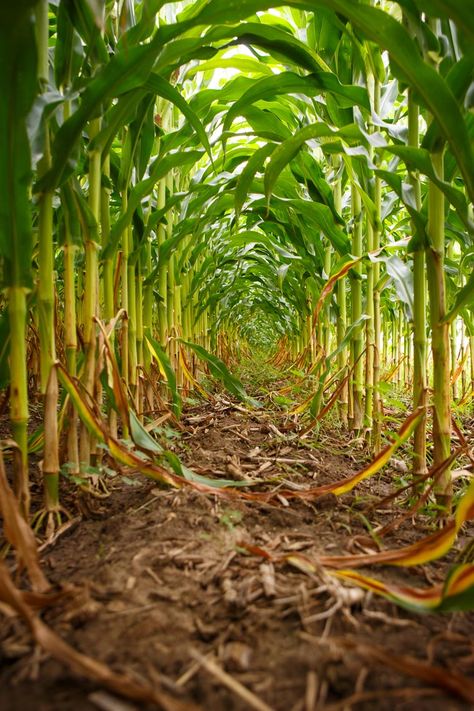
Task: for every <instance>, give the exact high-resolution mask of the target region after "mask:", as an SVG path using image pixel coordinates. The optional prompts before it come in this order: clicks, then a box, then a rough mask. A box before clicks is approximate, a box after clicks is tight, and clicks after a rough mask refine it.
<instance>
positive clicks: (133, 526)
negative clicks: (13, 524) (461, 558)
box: [0, 397, 474, 711]
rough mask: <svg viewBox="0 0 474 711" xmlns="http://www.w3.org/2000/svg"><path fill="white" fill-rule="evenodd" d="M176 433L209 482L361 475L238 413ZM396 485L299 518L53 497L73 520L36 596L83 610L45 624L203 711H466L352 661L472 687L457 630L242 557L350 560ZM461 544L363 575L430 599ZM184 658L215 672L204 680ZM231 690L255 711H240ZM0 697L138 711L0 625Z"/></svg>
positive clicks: (380, 485) (148, 492)
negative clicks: (410, 666) (422, 670)
mask: <svg viewBox="0 0 474 711" xmlns="http://www.w3.org/2000/svg"><path fill="white" fill-rule="evenodd" d="M184 425H185V430H184V431H183V433H182V434H181V436H180V437H179V439H178V438H176V439H175V440H174V442H175V444H174V447H175V449H176V452H177V453H179V455H180V457H181V459H182V461H183V462H184V463H185V464H187V465H188V466H189V467H192V468H193V470H194V471H196V472H198V473H200V474H203V475H206V476H209V477H216V476H217V477H222V478H233V479H236V480H238V479H241V478H248V477H257V478H259V479H266V480H269V481H272V482H273V485H274V486H277V485H278V483H282V482H283V483H284V486H285V487H286V488H288V486H290V487H294V488H298V487H299V486H304V487H308V486H314V485H315V484H318V485H319V484H323V483H327V482H331V481H334V480H338V479H340V478H342V477H344V476H350V475H351V474H352V473H354V472H355V471H357V469H358V468H360V466H362V465H363V464H364V462H365V461H366V460H365V454H364V452H363V451H362V450H361V449H360V448H357V446H356V445H357V443H350V442H348V439H347V437H348V436H347V434H344V433H343V432H342V431H339V430H333V431H331V430H330V429H329V428H328V427H327V428H326V429H325V430H323V431H322V432H321V433H320V434H319V437H318V439H317V440H316V438H315V437H312V436H309V437H307V438H306V439H304V440H302V441H301V440H298V439H296V438H295V439H292V436H293V435H294V431H293V430H294V423H293V420H292V419H291V418H290V417H288V416H287V415H285V414H283V413H281V412H279V413H278V412H274V411H270V410H263V411H256V410H254V411H250V410H247V409H246V408H245V407H242V406H241V405H239V404H236V403H232V402H231V401H230V400H228V399H227V398H226V397H219V398H218V399H217V401H216V403H214V404H213V405H212V406H211V405H201V406H196V407H193V408H189V409H188V410H187V412H186V414H185V417H184ZM397 476H398V477H399V476H400V475H399V474H398V473H397V472H396V471H395V470H394V469H391V468H390V467H388V468H386V469H385V470H384V473H383V474H382V475H379V476H376V477H375V478H372V479H371V480H370V482H363V483H362V484H361V485H359V486H358V487H357V488H356V489H355V490H354V491H353V492H352V493H350V494H346V495H344V496H342V497H338V498H336V497H335V496H333V495H327V496H325V497H323V498H322V499H319V500H317V501H315V502H312V503H311V502H304V501H298V500H291V501H286V500H285V499H284V498H282V499H281V500H280V501H278V502H276V501H275V502H274V503H271V504H270V503H262V502H252V501H244V500H241V499H239V498H238V497H232V498H223V497H219V496H214V495H205V494H200V493H197V492H195V491H190V490H186V489H183V490H181V491H178V492H177V491H171V490H168V489H165V488H161V487H160V486H159V485H157V484H156V483H155V482H152V481H149V480H146V479H144V478H143V477H141V476H140V475H136V474H133V475H132V474H130V473H128V474H127V478H126V480H125V481H124V480H123V479H122V478H121V477H120V476H119V477H116V478H114V479H111V480H110V482H111V483H110V484H109V488H111V495H110V497H109V498H107V499H105V500H100V501H99V500H97V499H95V498H91V497H88V496H85V495H82V496H81V497H80V500H78V499H77V496H76V495H75V494H73V493H72V491H71V488H70V487H65V490H64V494H63V500H64V501H65V503H66V504H67V506H69V508H70V509H71V510H75V511H79V512H80V514H81V516H80V520H79V519H76V521H75V522H74V523H73V524H72V525H71V526H70V527H69V529H68V530H67V531H65V532H64V533H63V534H62V535H61V536H60V537H59V538H57V539H56V540H55V541H54V542H52V543H50V544H49V545H47V546H45V547H44V549H43V551H42V563H43V566H44V570H45V572H46V574H47V575H48V577H49V579H50V580H51V581H53V582H54V583H57V584H58V585H61V584H64V583H68V584H74V585H75V586H76V587H77V589H79V590H80V591H82V592H81V594H80V595H79V596H76V597H75V598H74V604H70V603H67V602H64V603H63V604H61V605H58V606H56V607H54V608H53V609H51V610H48V611H47V612H44V613H42V616H43V619H44V620H45V621H46V622H47V623H48V624H49V625H50V626H51V627H52V628H53V629H54V630H55V631H57V632H58V633H59V634H60V635H61V636H62V637H63V638H64V639H65V640H67V641H68V642H69V643H70V644H71V645H73V646H74V647H75V648H76V649H78V650H80V651H82V652H84V653H86V654H88V655H91V656H93V657H95V658H96V659H99V660H101V661H103V662H105V663H107V664H108V665H110V666H111V667H112V668H113V669H114V670H116V671H127V672H129V673H130V674H132V675H134V676H135V677H136V678H137V679H141V680H146V681H147V682H148V683H150V684H152V685H158V686H161V687H162V688H163V689H165V690H166V691H168V692H169V693H170V694H171V695H174V696H176V698H177V699H180V700H182V701H183V702H190V703H191V702H193V703H194V704H195V705H197V707H198V708H201V709H206V710H209V711H244V710H245V709H250V708H258V703H259V702H260V703H262V704H266V705H267V707H269V708H270V709H274V711H315V710H316V709H318V710H320V709H325V710H327V711H329V709H331V710H335V709H350V708H357V709H367V710H372V709H373V710H374V711H375V710H376V709H377V711H379V710H381V709H387V710H388V709H390V710H392V709H400V710H401V709H411V710H415V709H416V711H423V710H424V709H427V710H428V709H429V711H436V710H438V709H439V710H440V711H441V710H442V711H447V710H448V709H452V710H455V709H456V710H457V709H467V708H470V705H469V703H467V702H466V701H465V700H463V699H462V698H460V697H459V696H457V695H456V694H455V693H449V692H448V691H446V690H445V689H443V688H441V687H442V684H436V685H435V684H433V683H432V682H431V681H426V680H425V681H422V680H420V678H417V675H414V674H405V673H404V672H402V671H400V670H397V669H395V668H392V666H391V665H389V664H387V663H385V662H383V661H382V662H381V663H376V662H375V661H374V660H373V659H372V658H369V656H368V654H367V653H366V652H367V648H366V646H367V645H368V646H369V647H370V648H371V649H374V648H375V647H379V648H382V649H383V650H385V652H386V653H388V655H390V656H391V657H394V656H397V655H410V656H411V657H415V658H416V659H418V660H419V661H420V662H424V663H426V664H429V665H434V666H436V667H439V668H440V669H441V670H442V673H441V676H443V674H447V673H452V674H463V675H465V676H467V677H469V678H470V679H471V680H474V650H473V640H474V615H473V614H472V613H457V614H444V615H435V614H428V615H418V614H413V613H410V612H407V611H404V610H402V609H400V608H398V607H396V606H395V605H393V604H392V603H390V602H388V601H386V600H384V599H383V598H380V597H375V596H373V595H371V594H369V593H365V592H362V591H360V590H358V589H356V588H346V587H343V586H342V585H341V584H340V583H337V582H335V581H334V582H331V581H330V580H329V579H328V577H327V576H326V575H325V574H324V571H322V570H321V572H320V573H316V574H308V573H305V572H303V571H299V570H297V569H296V568H295V567H290V566H289V565H287V564H285V563H281V564H279V563H272V562H270V561H268V560H265V559H263V558H262V557H259V556H258V555H251V554H249V553H248V552H247V551H246V550H245V549H244V548H243V547H242V543H245V544H248V545H252V546H258V547H260V548H262V549H265V550H266V551H269V552H271V553H272V554H274V555H277V554H284V553H288V552H295V551H298V552H302V553H304V554H306V555H308V556H310V557H311V558H312V559H317V557H318V555H321V554H322V553H324V554H342V553H349V552H360V551H361V550H363V549H364V547H366V546H367V545H369V543H370V542H371V539H370V535H369V530H368V528H369V525H368V521H370V526H371V527H373V526H376V525H377V524H384V523H387V522H388V521H390V520H392V519H393V518H394V517H395V516H396V515H397V514H398V513H400V510H401V509H400V506H401V505H400V502H399V501H398V503H395V504H393V505H389V506H388V505H385V506H384V507H382V508H380V507H377V505H376V502H377V501H378V500H380V499H382V498H383V497H384V496H386V495H387V494H388V493H389V492H391V491H393V490H394V489H395V488H396V482H397ZM132 477H133V478H132ZM131 479H132V480H133V482H134V485H132V484H130V480H131ZM127 482H128V483H127ZM370 504H375V507H373V508H372V510H370V511H369V510H368V507H369V505H370ZM435 525H436V522H435V520H434V518H433V517H432V516H429V515H427V514H425V515H421V516H419V517H418V518H417V519H416V522H415V524H413V523H412V522H411V521H408V522H407V523H405V524H403V525H402V526H401V527H400V528H399V529H398V530H397V531H396V532H394V533H392V534H390V535H388V536H387V537H386V539H385V541H384V545H386V546H387V547H388V548H395V547H399V546H401V545H406V544H407V543H410V542H413V541H415V540H417V539H419V538H420V537H422V536H424V535H427V534H428V533H429V532H430V531H432V530H434V528H435ZM469 533H470V535H471V536H472V527H471V529H468V530H466V531H465V532H463V535H462V536H461V537H460V538H459V540H458V542H457V544H456V548H455V549H454V550H453V551H452V552H451V553H450V555H449V556H448V558H447V559H443V561H442V562H436V563H433V564H431V565H428V566H423V567H422V568H421V567H418V568H409V569H406V568H405V569H398V568H388V567H378V568H376V569H366V571H365V572H366V573H368V574H371V575H375V576H377V577H380V578H382V579H385V580H390V581H398V582H403V583H404V584H407V585H414V586H419V587H423V586H428V585H431V584H434V583H437V582H441V581H442V580H443V579H444V576H445V574H446V571H447V570H448V568H449V564H450V562H451V563H452V561H453V559H454V558H455V556H456V554H457V552H458V551H459V550H460V549H461V548H462V546H463V545H465V543H466V541H467V539H468V535H469ZM348 590H350V591H351V592H346V591H348ZM364 645H366V646H364ZM364 650H365V651H364ZM197 655H204V657H206V659H208V660H210V663H211V665H213V666H211V668H210V669H209V668H205V665H203V664H202V663H200V662H199V661H197V659H201V661H202V658H199V656H197ZM216 668H217V672H216ZM219 672H225V674H226V675H227V676H222V674H220V673H219ZM418 676H419V675H418ZM232 681H236V682H238V683H239V684H241V685H243V686H244V687H246V688H247V689H248V690H249V691H251V692H252V693H253V694H254V699H253V700H248V699H247V700H243V699H242V698H240V696H239V690H238V689H236V688H234V687H232ZM0 689H1V691H0V709H1V710H2V711H20V710H21V711H23V709H27V710H28V709H34V710H35V711H93V710H96V709H97V708H99V709H112V711H130V709H138V708H144V707H143V706H142V707H139V705H138V704H136V703H131V702H123V701H122V700H119V699H118V698H117V697H115V696H113V695H112V694H111V693H109V692H104V691H103V690H99V689H98V688H97V686H96V685H94V684H92V683H91V682H88V681H86V680H81V679H78V678H77V677H74V676H72V674H71V673H70V672H68V670H67V669H66V668H65V667H64V666H62V665H61V664H60V663H58V662H57V661H54V660H52V659H50V658H47V657H46V656H45V655H44V654H42V653H41V652H39V651H38V650H37V649H33V647H32V644H31V639H30V636H29V633H28V631H27V630H26V628H25V627H24V625H23V623H21V622H20V621H19V620H18V619H16V618H8V617H6V616H4V615H2V613H1V610H0ZM254 703H255V704H257V705H256V706H254ZM260 708H265V707H264V706H263V705H262V706H261V707H260Z"/></svg>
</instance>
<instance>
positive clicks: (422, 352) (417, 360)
mask: <svg viewBox="0 0 474 711" xmlns="http://www.w3.org/2000/svg"><path fill="white" fill-rule="evenodd" d="M418 125H419V110H418V105H417V104H416V102H415V100H414V97H413V92H412V91H410V90H409V91H408V142H409V144H410V145H411V146H414V147H415V148H418V144H419V137H418ZM410 181H411V184H412V186H413V190H414V192H415V201H416V209H417V210H418V211H420V210H421V187H420V181H419V177H418V176H417V175H413V173H410ZM412 229H414V225H413V222H412ZM425 268H426V265H425V251H424V247H423V245H422V244H420V245H419V246H418V247H417V249H416V250H415V252H414V254H413V285H414V293H413V406H414V407H415V408H416V407H423V408H425V407H426V403H427V372H426V349H427V342H426V277H425ZM425 473H426V413H425V412H424V413H423V415H422V417H421V418H420V420H419V421H418V424H417V426H416V428H415V431H414V433H413V474H414V475H415V476H422V475H423V474H425Z"/></svg>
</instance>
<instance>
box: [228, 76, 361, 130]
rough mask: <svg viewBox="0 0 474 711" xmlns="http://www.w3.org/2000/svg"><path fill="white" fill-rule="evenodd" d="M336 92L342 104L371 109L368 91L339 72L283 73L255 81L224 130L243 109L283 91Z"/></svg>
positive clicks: (234, 110)
mask: <svg viewBox="0 0 474 711" xmlns="http://www.w3.org/2000/svg"><path fill="white" fill-rule="evenodd" d="M326 91H328V92H331V93H332V94H334V95H336V96H337V98H338V100H339V102H340V104H341V106H346V107H347V106H350V107H352V106H354V105H358V106H361V107H362V108H365V109H367V110H368V111H369V110H370V104H369V99H368V95H367V91H366V90H365V89H363V88H362V87H359V86H352V85H343V84H341V83H340V81H339V79H338V78H337V77H336V75H335V74H331V73H329V72H319V73H317V74H316V73H312V74H308V75H306V76H303V77H302V76H299V75H298V74H294V73H293V72H282V73H281V74H276V75H274V76H272V77H264V78H263V79H260V80H259V81H257V82H255V83H254V85H253V86H252V87H250V89H248V90H247V91H246V92H245V94H244V95H243V96H242V97H241V98H240V99H239V100H238V101H236V102H235V103H234V104H233V105H232V106H231V108H230V109H229V111H228V112H227V114H226V117H225V119H224V123H223V126H222V130H223V132H225V131H228V130H229V128H230V127H231V125H232V122H233V121H234V119H235V118H236V117H237V116H239V114H241V112H242V110H243V109H245V107H247V106H249V105H250V104H254V103H255V102H256V101H268V100H272V99H274V98H275V96H278V95H281V94H303V95H304V96H310V97H311V96H318V95H319V94H321V93H324V92H326Z"/></svg>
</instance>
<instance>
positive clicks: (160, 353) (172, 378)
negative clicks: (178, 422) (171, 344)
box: [145, 335, 183, 419]
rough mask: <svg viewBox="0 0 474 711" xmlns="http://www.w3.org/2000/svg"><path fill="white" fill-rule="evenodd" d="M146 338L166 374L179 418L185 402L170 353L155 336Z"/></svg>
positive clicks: (150, 349) (159, 365)
mask: <svg viewBox="0 0 474 711" xmlns="http://www.w3.org/2000/svg"><path fill="white" fill-rule="evenodd" d="M145 340H146V343H147V346H148V348H149V351H150V353H151V354H152V356H153V357H154V358H155V359H156V362H157V364H158V367H159V368H160V371H161V373H162V374H163V375H164V376H165V378H166V381H167V384H168V388H169V390H170V393H171V397H172V398H173V412H174V414H175V416H176V417H177V418H178V419H179V417H181V410H182V407H183V403H182V400H181V395H180V393H179V390H178V385H177V383H176V375H175V372H174V370H173V367H172V365H171V361H170V359H169V358H168V355H167V354H166V352H165V351H164V349H163V348H162V347H161V346H160V344H159V343H158V342H157V341H155V339H154V338H152V337H151V336H150V335H147V336H145Z"/></svg>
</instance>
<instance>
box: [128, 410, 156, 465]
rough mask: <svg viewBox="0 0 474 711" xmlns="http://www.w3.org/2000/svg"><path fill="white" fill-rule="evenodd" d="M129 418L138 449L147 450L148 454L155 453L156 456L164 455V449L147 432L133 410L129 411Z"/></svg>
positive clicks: (131, 431) (132, 435)
mask: <svg viewBox="0 0 474 711" xmlns="http://www.w3.org/2000/svg"><path fill="white" fill-rule="evenodd" d="M129 416H130V434H131V437H132V439H133V441H134V442H135V444H136V445H137V447H140V449H145V450H146V451H147V452H153V453H154V454H162V453H163V447H162V446H161V445H160V444H158V442H157V441H156V440H154V439H153V437H152V436H151V435H150V433H149V432H147V431H146V429H145V428H144V427H143V425H142V423H141V422H140V420H139V419H138V417H137V416H136V414H135V412H134V410H133V409H132V408H131V409H130V411H129Z"/></svg>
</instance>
